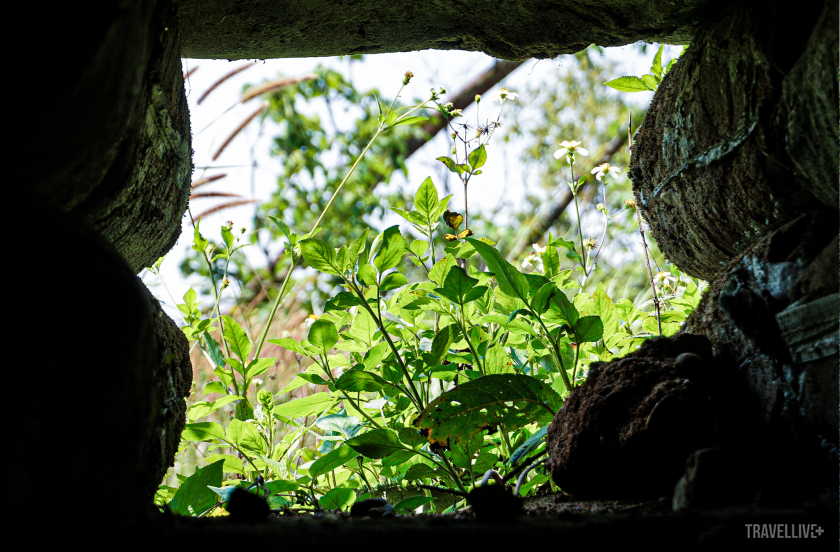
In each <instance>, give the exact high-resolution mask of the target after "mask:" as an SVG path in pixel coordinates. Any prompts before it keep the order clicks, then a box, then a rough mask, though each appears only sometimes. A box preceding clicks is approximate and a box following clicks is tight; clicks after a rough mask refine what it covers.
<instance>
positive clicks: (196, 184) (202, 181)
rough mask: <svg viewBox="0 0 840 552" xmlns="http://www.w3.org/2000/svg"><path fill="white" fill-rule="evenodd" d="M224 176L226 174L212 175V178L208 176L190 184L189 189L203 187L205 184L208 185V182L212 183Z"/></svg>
mask: <svg viewBox="0 0 840 552" xmlns="http://www.w3.org/2000/svg"><path fill="white" fill-rule="evenodd" d="M226 176H227V173H220V174H214V175H213V176H208V177H206V178H200V179H198V180H196V181H195V182H193V183H192V184H190V187H191V188H192V189H196V188H198V187H199V186H204V185H205V184H209V183H210V182H214V181H216V180H219V179H222V178H224V177H226Z"/></svg>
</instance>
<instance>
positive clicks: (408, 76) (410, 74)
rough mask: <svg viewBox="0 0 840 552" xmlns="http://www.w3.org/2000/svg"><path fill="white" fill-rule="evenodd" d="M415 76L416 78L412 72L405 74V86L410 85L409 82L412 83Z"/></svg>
mask: <svg viewBox="0 0 840 552" xmlns="http://www.w3.org/2000/svg"><path fill="white" fill-rule="evenodd" d="M413 76H414V73H412V72H411V71H406V72H405V77H404V78H403V86H405V85H406V84H408V83H409V81H411V77H413Z"/></svg>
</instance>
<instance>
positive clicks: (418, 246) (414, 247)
mask: <svg viewBox="0 0 840 552" xmlns="http://www.w3.org/2000/svg"><path fill="white" fill-rule="evenodd" d="M408 249H409V251H411V252H412V253H414V254H415V255H417V256H418V257H421V258H422V257H423V253H425V252H426V251H428V250H429V242H427V241H424V240H414V241H412V242H411V245H409V246H408Z"/></svg>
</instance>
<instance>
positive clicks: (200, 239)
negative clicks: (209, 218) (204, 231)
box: [192, 219, 210, 253]
mask: <svg viewBox="0 0 840 552" xmlns="http://www.w3.org/2000/svg"><path fill="white" fill-rule="evenodd" d="M200 224H201V219H198V220H197V221H196V222H195V230H194V231H193V245H192V248H193V249H195V250H196V251H198V252H199V253H204V251H205V250H206V249H207V246H208V245H209V244H210V242H208V241H207V240H206V239H204V236H202V235H201V232H199V231H198V227H199V225H200Z"/></svg>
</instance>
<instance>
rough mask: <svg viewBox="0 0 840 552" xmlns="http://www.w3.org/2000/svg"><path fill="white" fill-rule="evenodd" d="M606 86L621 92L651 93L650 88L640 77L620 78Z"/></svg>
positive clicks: (607, 83)
mask: <svg viewBox="0 0 840 552" xmlns="http://www.w3.org/2000/svg"><path fill="white" fill-rule="evenodd" d="M604 84H606V85H607V86H609V87H610V88H615V89H616V90H618V91H619V92H650V88H649V87H648V86H647V85H646V84H645V82H644V81H643V80H642V79H640V78H639V77H619V78H617V79H613V80H611V81H608V82H605V83H604Z"/></svg>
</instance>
